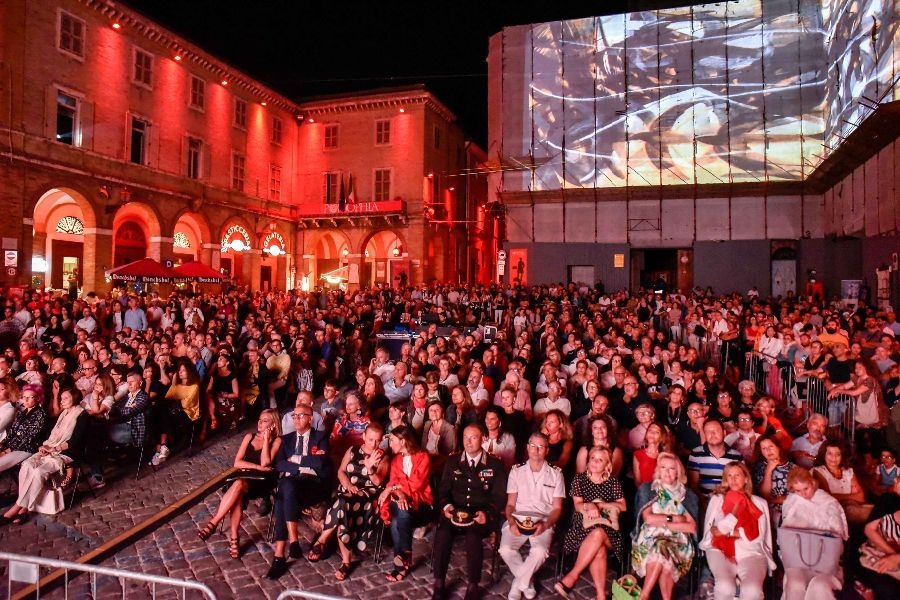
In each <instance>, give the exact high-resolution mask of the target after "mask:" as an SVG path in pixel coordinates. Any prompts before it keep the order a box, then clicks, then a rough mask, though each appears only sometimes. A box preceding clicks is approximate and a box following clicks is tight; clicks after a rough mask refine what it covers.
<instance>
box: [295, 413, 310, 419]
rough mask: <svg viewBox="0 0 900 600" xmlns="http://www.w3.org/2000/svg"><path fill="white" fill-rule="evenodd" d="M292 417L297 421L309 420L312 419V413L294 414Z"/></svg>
mask: <svg viewBox="0 0 900 600" xmlns="http://www.w3.org/2000/svg"><path fill="white" fill-rule="evenodd" d="M291 416H292V417H294V418H295V419H302V418H307V419H309V418H311V417H312V413H292V414H291Z"/></svg>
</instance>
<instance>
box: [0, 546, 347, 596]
mask: <svg viewBox="0 0 900 600" xmlns="http://www.w3.org/2000/svg"><path fill="white" fill-rule="evenodd" d="M0 560H5V561H8V565H7V567H8V568H7V585H6V594H7V595H6V597H7V598H13V583H14V582H15V583H23V584H26V585H30V586H34V591H33V592H29V594H28V595H29V596H30V595H32V593H33V595H34V597H35V598H40V597H41V569H42V568H47V569H62V570H63V571H64V572H65V590H64V594H65V595H64V597H65V598H69V572H70V571H77V572H78V573H88V574H89V575H90V576H91V577H90V582H89V585H90V596H91V597H92V598H99V597H101V595H99V594H98V587H97V576H98V575H100V576H105V577H112V578H115V579H117V580H119V582H120V583H119V585H120V586H121V588H122V595H121V597H122V598H126V597H127V591H128V590H127V589H126V585H125V584H124V581H125V580H129V581H140V582H144V583H147V584H149V588H150V597H151V598H155V597H156V588H157V586H166V587H167V588H169V589H171V588H176V589H180V590H181V593H180V597H181V598H183V599H185V598H188V595H187V592H188V590H191V591H193V592H197V594H200V595H202V596H203V597H204V598H208V599H209V600H216V595H215V594H214V593H213V591H212V590H211V589H209V587H207V586H205V585H203V584H202V583H197V582H195V581H185V580H183V579H174V578H172V577H165V576H163V575H148V574H145V573H135V572H133V571H124V570H121V569H110V568H108V567H100V566H97V565H88V564H81V563H74V562H68V561H64V560H56V559H53V558H44V557H41V556H25V555H21V554H12V553H9V552H0ZM21 591H23V590H17V592H21ZM73 595H74V596H75V597H82V598H83V597H85V596H86V594H82V593H78V594H73ZM195 596H196V594H192V595H191V597H195ZM102 597H104V598H111V597H112V595H111V594H110V593H109V591H108V590H104V591H103V593H102ZM303 597H307V598H318V599H319V600H332V598H330V597H325V596H303Z"/></svg>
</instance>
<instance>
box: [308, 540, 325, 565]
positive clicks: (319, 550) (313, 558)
mask: <svg viewBox="0 0 900 600" xmlns="http://www.w3.org/2000/svg"><path fill="white" fill-rule="evenodd" d="M323 554H325V544H323V543H321V542H316V543H315V544H313V546H312V548H310V549H309V552H307V553H306V560H308V561H309V562H319V561H320V560H322V555H323Z"/></svg>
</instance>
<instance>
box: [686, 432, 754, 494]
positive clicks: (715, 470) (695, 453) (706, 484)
mask: <svg viewBox="0 0 900 600" xmlns="http://www.w3.org/2000/svg"><path fill="white" fill-rule="evenodd" d="M742 460H743V457H742V456H741V453H740V452H737V451H736V450H733V449H732V448H731V446H729V445H728V444H725V454H724V455H723V456H722V458H716V457H715V456H713V454H712V453H711V452H710V451H709V445H708V444H703V445H702V446H697V447H696V448H694V449H693V450H692V451H691V457H690V458H689V459H688V466H687V468H688V471H697V472H698V473H699V474H700V490H699V491H700V492H702V493H704V494H710V493H712V491H713V490H714V489H715V488H716V487H717V486H718V485H719V484H720V483H722V471H724V470H725V465H727V464H728V463H730V462H733V461H738V462H741V461H742Z"/></svg>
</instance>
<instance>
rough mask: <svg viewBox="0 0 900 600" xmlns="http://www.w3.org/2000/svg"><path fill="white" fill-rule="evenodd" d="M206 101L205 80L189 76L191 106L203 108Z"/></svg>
mask: <svg viewBox="0 0 900 600" xmlns="http://www.w3.org/2000/svg"><path fill="white" fill-rule="evenodd" d="M205 103H206V82H205V81H203V80H202V79H200V78H199V77H191V104H190V106H191V108H199V109H200V110H203V107H204V105H205Z"/></svg>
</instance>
